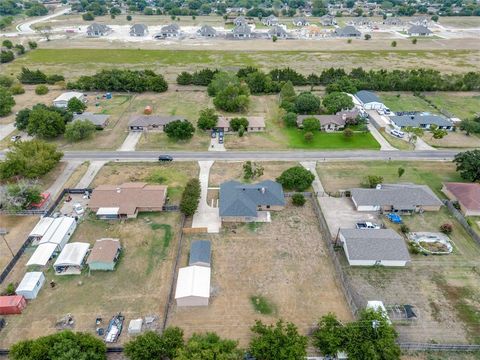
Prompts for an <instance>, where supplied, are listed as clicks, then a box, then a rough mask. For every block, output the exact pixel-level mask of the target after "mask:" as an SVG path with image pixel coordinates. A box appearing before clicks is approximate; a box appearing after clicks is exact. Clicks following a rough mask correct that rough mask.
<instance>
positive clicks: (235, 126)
mask: <svg viewBox="0 0 480 360" xmlns="http://www.w3.org/2000/svg"><path fill="white" fill-rule="evenodd" d="M230 127H231V128H232V130H233V131H240V129H241V128H242V127H243V129H244V130H245V129H246V128H248V120H247V119H246V118H244V117H236V118H233V119H231V120H230Z"/></svg>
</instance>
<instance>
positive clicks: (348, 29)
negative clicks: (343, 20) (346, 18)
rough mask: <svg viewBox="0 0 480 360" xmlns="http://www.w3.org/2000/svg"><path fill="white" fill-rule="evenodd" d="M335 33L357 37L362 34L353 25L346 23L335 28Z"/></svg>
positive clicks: (341, 35)
mask: <svg viewBox="0 0 480 360" xmlns="http://www.w3.org/2000/svg"><path fill="white" fill-rule="evenodd" d="M335 35H336V36H340V37H359V36H361V35H362V33H361V32H360V31H358V30H357V29H356V28H355V27H354V26H351V25H347V26H345V27H343V28H337V29H335Z"/></svg>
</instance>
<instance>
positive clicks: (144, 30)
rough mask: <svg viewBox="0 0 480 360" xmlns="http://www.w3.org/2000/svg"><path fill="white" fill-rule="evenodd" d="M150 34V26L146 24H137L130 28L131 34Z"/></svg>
mask: <svg viewBox="0 0 480 360" xmlns="http://www.w3.org/2000/svg"><path fill="white" fill-rule="evenodd" d="M147 34H148V27H147V25H144V24H135V25H133V26H132V27H131V28H130V36H145V35H147Z"/></svg>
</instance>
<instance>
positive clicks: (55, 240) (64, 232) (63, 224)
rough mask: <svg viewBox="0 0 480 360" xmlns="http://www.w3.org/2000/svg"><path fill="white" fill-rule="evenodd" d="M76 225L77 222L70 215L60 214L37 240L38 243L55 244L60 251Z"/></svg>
mask: <svg viewBox="0 0 480 360" xmlns="http://www.w3.org/2000/svg"><path fill="white" fill-rule="evenodd" d="M76 227H77V222H76V221H75V219H74V218H72V217H69V216H62V217H59V218H56V219H54V221H53V222H52V224H51V225H50V227H49V228H48V230H47V231H46V233H45V234H44V235H43V237H42V239H41V240H40V241H39V244H40V245H41V244H46V243H50V244H56V245H57V246H58V251H61V250H62V249H63V247H64V246H65V244H66V243H67V242H68V240H70V237H71V236H72V234H73V232H74V231H75V229H76Z"/></svg>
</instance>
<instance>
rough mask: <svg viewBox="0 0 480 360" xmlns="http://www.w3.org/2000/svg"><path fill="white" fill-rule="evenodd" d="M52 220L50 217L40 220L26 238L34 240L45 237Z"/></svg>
mask: <svg viewBox="0 0 480 360" xmlns="http://www.w3.org/2000/svg"><path fill="white" fill-rule="evenodd" d="M54 220H55V219H54V218H52V217H44V218H41V219H40V220H39V221H38V223H37V225H35V227H34V228H33V230H32V231H31V232H30V234H29V235H28V236H29V237H34V238H42V237H43V235H45V233H46V232H47V230H48V228H49V227H50V226H51V225H52V223H53V221H54Z"/></svg>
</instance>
